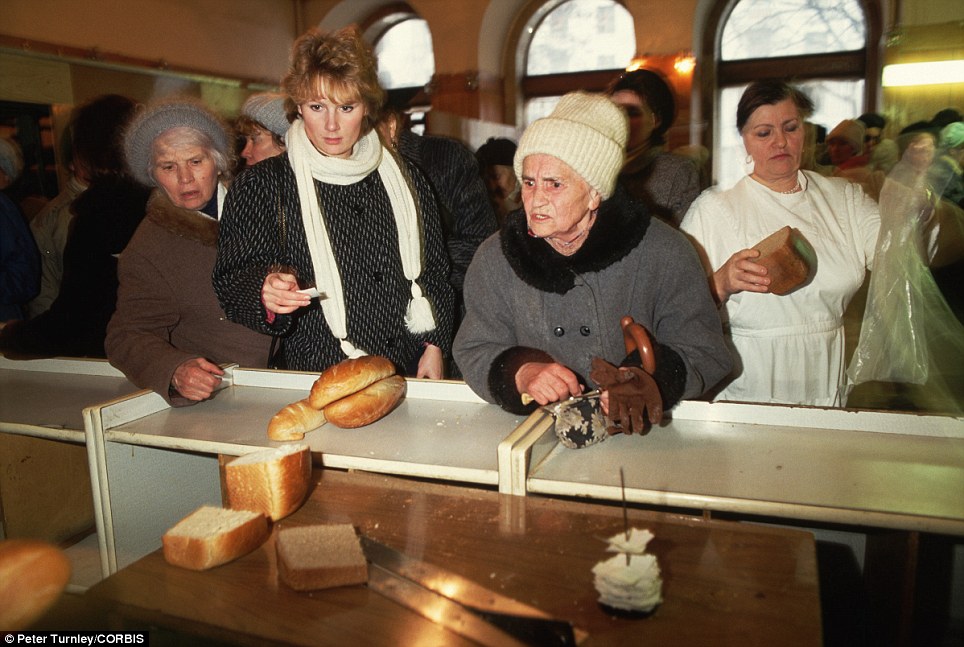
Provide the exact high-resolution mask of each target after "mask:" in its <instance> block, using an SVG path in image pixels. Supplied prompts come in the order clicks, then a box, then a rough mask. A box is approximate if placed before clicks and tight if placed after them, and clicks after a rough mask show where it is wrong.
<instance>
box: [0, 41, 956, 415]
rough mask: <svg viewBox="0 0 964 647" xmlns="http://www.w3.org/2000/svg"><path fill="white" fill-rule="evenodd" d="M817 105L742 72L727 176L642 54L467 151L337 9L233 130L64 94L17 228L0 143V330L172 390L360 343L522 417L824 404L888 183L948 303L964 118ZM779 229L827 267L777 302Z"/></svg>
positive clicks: (306, 366)
mask: <svg viewBox="0 0 964 647" xmlns="http://www.w3.org/2000/svg"><path fill="white" fill-rule="evenodd" d="M813 109H814V106H813V104H812V102H811V101H810V99H809V98H807V97H806V95H804V94H803V93H802V92H800V91H799V90H798V89H796V88H794V87H793V86H791V85H789V84H787V83H785V82H782V81H760V82H756V83H753V84H751V85H750V86H749V88H748V89H747V90H746V92H745V93H744V95H743V97H742V99H741V101H740V105H739V107H738V110H737V114H736V127H737V129H738V130H739V132H740V134H741V136H742V137H743V141H744V145H745V147H746V151H747V153H748V163H749V162H750V161H751V160H752V163H753V167H752V172H751V173H750V174H749V175H747V176H746V177H745V178H743V179H742V180H741V181H740V182H739V183H738V184H737V185H736V186H734V187H733V188H731V189H728V190H726V191H718V190H716V189H715V188H713V187H708V186H707V185H708V181H707V179H706V178H707V177H708V165H707V160H706V155H705V151H703V153H702V154H699V153H700V151H697V152H696V153H692V152H691V149H678V150H676V151H673V150H671V149H670V147H669V144H668V140H669V133H670V129H671V128H673V126H674V125H675V121H676V117H677V106H676V99H675V96H674V92H673V90H672V89H671V86H670V85H669V84H668V83H667V82H666V80H665V79H663V78H662V76H661V75H660V74H659V73H657V72H654V71H650V70H645V69H641V70H635V71H630V72H626V73H624V74H621V75H619V76H618V77H617V78H615V79H613V80H612V82H611V83H610V84H609V86H608V87H607V88H606V90H605V91H604V92H603V93H600V94H589V93H583V92H577V93H571V94H569V95H566V96H565V97H563V98H562V99H561V100H560V102H559V104H558V106H557V107H556V108H555V110H554V111H553V112H552V114H551V115H549V116H548V117H546V118H543V119H540V120H537V121H535V122H534V123H533V124H532V125H530V126H529V127H528V128H527V129H525V132H523V133H522V134H521V138H520V139H518V140H516V139H515V138H508V137H492V138H489V139H488V140H487V141H486V142H485V143H484V144H482V145H481V146H479V147H478V150H476V151H473V150H472V149H471V148H470V147H468V146H467V145H466V144H464V143H463V142H460V141H457V140H454V139H450V138H445V137H438V136H432V135H418V134H415V133H414V132H413V131H412V130H411V129H410V127H409V123H408V115H407V114H406V112H405V106H402V105H395V104H393V103H391V102H387V101H386V92H385V91H384V90H383V89H382V88H381V86H380V85H379V83H378V79H377V65H376V60H375V57H374V54H373V52H372V51H371V48H370V47H369V46H368V45H366V44H365V43H364V41H363V40H362V38H361V35H360V33H359V32H358V30H357V29H355V28H351V27H350V28H346V29H343V30H340V31H337V32H332V33H323V32H319V31H316V30H312V31H309V32H308V33H306V34H304V35H303V36H302V37H301V38H299V39H298V40H297V41H296V42H295V44H294V46H293V50H292V58H291V67H290V69H289V70H288V72H287V74H286V75H285V77H284V78H283V79H282V82H281V84H280V91H279V92H276V93H267V92H266V93H256V94H253V95H251V96H250V97H249V98H248V99H247V100H246V101H245V103H244V104H243V106H242V107H241V113H240V115H238V117H237V118H236V119H235V120H234V122H233V123H232V124H230V125H229V124H228V123H226V122H225V121H224V120H223V119H222V117H221V116H220V115H218V114H215V112H214V111H212V110H211V109H210V108H209V107H207V106H205V105H203V104H202V103H201V102H199V101H198V100H196V99H192V98H189V97H183V96H174V97H164V98H160V99H158V100H155V101H152V102H150V103H149V104H148V105H145V106H137V105H136V104H135V102H134V101H133V100H132V99H130V98H127V97H123V96H119V95H105V96H101V97H97V98H95V99H93V100H91V101H88V102H86V103H85V104H83V105H80V106H77V107H76V108H75V110H74V111H73V113H72V116H71V119H70V124H69V127H68V129H67V142H68V147H67V149H68V151H69V152H68V153H67V155H66V156H65V160H64V162H65V164H67V165H68V173H67V174H66V177H67V180H66V182H65V183H64V185H63V186H62V188H61V191H60V194H59V195H57V196H56V198H54V199H52V200H51V201H49V203H47V204H46V206H45V207H44V208H43V209H42V210H41V211H40V212H39V213H37V214H36V215H34V216H33V217H32V219H29V220H28V218H27V216H25V215H24V214H23V213H22V211H21V209H20V208H18V205H17V204H15V202H14V201H13V200H11V199H10V198H9V197H8V196H7V195H6V194H5V193H4V192H3V189H5V188H7V187H8V186H9V185H10V184H12V183H13V182H15V181H16V180H17V178H18V176H19V175H20V173H21V172H22V170H23V158H22V155H21V154H20V151H19V148H18V146H17V143H16V142H15V141H14V140H12V139H9V138H0V227H2V229H0V322H2V325H3V327H2V328H0V350H3V352H5V353H7V354H22V355H24V356H28V357H29V356H53V355H67V356H85V357H105V358H108V359H109V360H110V361H111V363H113V364H114V365H115V366H117V367H118V368H120V369H121V370H122V371H124V372H125V374H127V375H128V377H129V378H130V379H131V380H132V381H134V382H135V383H136V384H138V385H139V386H142V387H149V388H152V389H154V390H155V391H157V392H158V393H160V394H161V395H163V396H164V397H165V398H166V399H167V400H168V401H169V402H171V403H172V404H173V405H175V406H176V405H181V404H188V403H191V402H195V401H200V400H204V399H206V398H208V397H210V396H211V395H212V393H213V392H214V391H215V390H216V388H217V386H218V384H219V382H220V376H221V375H222V373H223V371H222V369H221V368H220V366H219V365H220V364H222V363H226V362H236V363H240V364H241V365H244V366H252V367H266V366H267V367H271V368H288V369H293V370H307V371H321V370H323V369H325V368H327V367H328V366H331V365H332V364H334V363H337V362H339V361H341V360H343V359H345V358H348V357H355V356H358V355H360V354H366V353H373V354H379V355H384V356H386V357H388V358H389V359H391V360H392V361H393V362H394V363H395V364H396V365H397V366H398V369H399V372H400V373H402V374H404V375H408V376H412V377H424V378H434V379H438V378H443V377H448V378H461V377H464V378H465V379H466V381H467V382H469V384H470V386H472V388H473V389H475V390H476V391H477V392H478V393H479V394H480V395H482V396H483V397H484V398H486V399H488V400H490V401H493V402H497V403H499V404H500V405H502V406H503V407H505V408H506V409H509V410H512V411H519V412H522V411H525V410H528V409H527V407H526V406H523V405H522V404H521V401H520V396H521V395H522V394H526V395H528V396H532V398H533V400H534V402H533V403H532V404H529V405H527V406H528V408H531V407H534V406H537V405H540V404H546V403H547V402H552V401H555V400H558V399H563V398H566V397H569V396H571V395H576V394H579V393H581V392H583V390H584V389H586V388H599V387H602V388H603V389H604V390H606V392H607V398H605V399H604V400H603V405H604V408H606V409H607V410H610V409H611V410H613V411H616V413H615V414H614V415H615V416H616V417H617V418H619V417H620V416H623V417H624V419H623V420H622V424H623V425H624V428H625V430H626V431H634V430H639V429H638V427H640V426H641V425H642V424H643V423H642V422H641V417H640V416H641V412H642V411H645V410H648V411H650V412H652V410H653V407H654V406H655V404H654V402H655V401H654V399H653V394H654V393H655V394H656V395H657V400H659V402H660V406H664V405H665V406H667V407H669V406H672V404H673V403H675V402H676V401H678V400H679V399H680V398H683V397H686V398H711V399H728V400H737V401H753V402H778V403H788V404H810V405H821V406H841V405H843V404H845V402H846V393H847V392H846V389H844V383H845V370H846V362H847V350H846V347H847V345H848V340H847V333H846V330H845V325H844V318H845V313H846V312H847V311H848V306H850V305H851V301H852V300H854V299H856V301H857V302H859V303H860V304H861V305H863V301H862V300H861V299H862V297H861V296H860V294H861V289H862V288H863V289H865V288H866V283H867V276H868V273H872V272H874V271H875V266H874V265H875V258H879V257H880V254H879V249H878V245H879V239H880V238H881V211H882V207H883V204H884V201H885V200H887V199H888V198H887V196H888V195H890V194H889V193H888V191H889V190H891V189H888V187H889V185H888V182H892V181H894V180H895V179H896V180H899V182H900V183H901V184H902V185H903V186H907V187H911V188H912V189H913V190H915V191H917V192H918V193H919V194H920V196H921V201H920V205H921V207H920V210H919V211H920V213H918V214H917V216H916V217H917V218H918V221H915V226H914V228H913V234H912V235H913V236H914V237H915V238H916V243H915V244H916V245H917V246H918V247H919V249H920V250H921V256H922V258H923V259H924V262H925V264H926V265H927V266H928V267H929V271H930V272H931V273H932V275H933V280H934V281H935V283H936V285H937V286H938V288H939V290H940V292H941V294H942V297H943V299H944V301H945V302H946V304H947V307H948V308H949V309H950V312H951V313H953V315H954V316H955V317H956V319H957V322H958V323H960V322H961V321H964V297H962V290H961V288H960V286H961V285H962V284H964V276H962V269H961V267H962V262H961V259H962V257H964V242H962V241H964V211H962V209H964V178H962V164H964V121H962V115H961V113H960V112H959V111H958V110H956V109H953V108H949V109H946V110H942V111H940V112H939V113H937V114H935V115H934V116H933V117H932V118H931V119H929V120H926V121H919V122H915V123H911V124H899V123H896V122H895V121H894V120H893V119H889V118H888V117H886V116H885V115H881V114H877V113H865V114H862V115H859V116H854V117H850V118H847V119H844V120H842V121H841V122H840V123H838V124H835V125H833V127H832V128H830V129H829V130H828V129H827V128H826V127H824V126H822V125H819V124H814V123H811V122H810V121H809V119H810V117H811V115H812V113H813ZM680 152H685V153H686V154H679V153H680ZM785 225H790V226H792V227H795V228H797V229H798V230H799V231H800V232H802V234H803V235H804V236H805V237H806V238H807V240H808V241H809V243H810V244H811V245H812V246H813V249H814V250H815V252H816V255H817V258H818V259H819V266H818V270H817V273H816V275H815V277H813V280H812V281H811V282H810V283H808V284H807V285H805V286H803V287H802V288H800V289H798V290H796V291H795V292H793V293H791V294H789V295H787V296H776V295H773V294H770V291H769V282H770V279H769V278H768V276H767V271H766V269H765V268H764V267H763V266H762V265H760V264H759V263H758V262H757V260H758V256H759V252H758V251H757V250H755V249H754V248H753V245H754V244H755V243H756V242H758V241H759V240H761V239H763V238H765V237H766V236H767V235H768V234H770V233H772V232H773V231H775V230H777V229H779V228H780V227H782V226H785ZM622 315H633V316H634V317H635V318H636V319H637V320H638V321H641V322H642V323H643V324H644V325H645V327H646V328H647V329H648V331H649V334H650V335H651V336H652V337H653V341H654V345H655V348H656V356H657V363H656V366H657V368H656V372H655V373H653V374H652V375H649V374H648V373H645V372H642V373H641V372H640V370H639V369H640V366H641V365H642V364H641V362H642V359H641V358H640V357H639V354H638V353H637V354H636V355H635V356H633V355H631V356H628V357H626V356H623V353H621V352H620V351H619V347H620V346H621V344H622V333H621V331H620V329H619V327H618V321H619V319H620V317H621V316H622ZM453 343H454V354H453ZM595 359H600V361H602V360H604V363H605V364H606V366H608V368H606V367H602V366H601V365H598V364H594V363H593V362H594V360H595ZM958 377H959V376H958ZM627 384H630V385H631V386H627ZM903 405H904V406H907V403H903ZM910 406H913V404H911V405H910ZM960 406H961V402H960V401H958V402H956V403H952V404H951V405H950V406H949V408H950V409H951V410H956V411H959V408H960ZM619 412H622V413H619ZM655 419H656V418H655V417H654V418H653V420H655ZM617 422H618V421H617Z"/></svg>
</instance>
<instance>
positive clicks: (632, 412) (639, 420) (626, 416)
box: [589, 357, 663, 434]
mask: <svg viewBox="0 0 964 647" xmlns="http://www.w3.org/2000/svg"><path fill="white" fill-rule="evenodd" d="M589 377H590V378H591V379H592V381H593V382H595V383H596V384H598V385H599V388H600V389H602V390H604V391H608V393H609V419H610V420H611V421H612V422H613V426H612V427H610V428H609V433H610V434H616V433H619V432H623V433H627V434H631V433H633V432H636V433H640V434H642V433H644V432H645V431H646V427H647V425H646V422H645V421H644V419H643V412H644V411H647V410H648V412H649V423H650V424H652V425H658V424H659V423H660V421H662V419H663V398H662V396H661V395H660V394H659V387H658V386H657V385H656V381H655V380H654V379H653V376H651V375H650V374H649V373H647V372H646V371H644V370H643V369H641V368H639V367H636V366H630V367H623V368H617V367H615V366H613V365H612V364H610V363H609V362H607V361H606V360H604V359H601V358H599V357H594V358H593V360H592V370H591V372H590V373H589Z"/></svg>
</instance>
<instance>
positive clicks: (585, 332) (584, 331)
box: [579, 326, 592, 337]
mask: <svg viewBox="0 0 964 647" xmlns="http://www.w3.org/2000/svg"><path fill="white" fill-rule="evenodd" d="M590 332H592V331H591V330H589V326H580V327H579V334H580V335H582V336H583V337H588V336H589V333H590Z"/></svg>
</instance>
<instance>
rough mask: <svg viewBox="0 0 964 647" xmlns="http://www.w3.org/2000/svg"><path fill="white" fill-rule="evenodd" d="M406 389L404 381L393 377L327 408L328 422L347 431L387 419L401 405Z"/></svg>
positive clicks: (399, 377)
mask: <svg viewBox="0 0 964 647" xmlns="http://www.w3.org/2000/svg"><path fill="white" fill-rule="evenodd" d="M407 389H408V384H407V383H406V382H405V378H404V377H402V376H401V375H392V376H391V377H387V378H385V379H383V380H380V381H378V382H375V383H374V384H371V385H369V386H367V387H365V388H364V389H362V390H361V391H359V392H358V393H355V394H353V395H349V396H348V397H345V398H342V399H340V400H338V401H337V402H334V403H332V404H329V405H328V406H327V407H325V418H327V419H328V421H329V422H331V424H333V425H335V426H336V427H342V428H344V429H355V428H356V427H364V426H365V425H368V424H371V423H373V422H375V421H376V420H379V419H380V418H383V417H384V416H386V415H388V412H389V411H391V410H392V409H394V408H395V407H396V406H398V403H399V402H401V400H402V398H403V397H404V396H405V392H406V390H407Z"/></svg>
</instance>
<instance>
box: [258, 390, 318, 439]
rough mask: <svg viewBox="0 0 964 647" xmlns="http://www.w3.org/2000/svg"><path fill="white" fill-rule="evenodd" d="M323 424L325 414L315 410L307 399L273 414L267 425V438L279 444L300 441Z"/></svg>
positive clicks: (293, 403)
mask: <svg viewBox="0 0 964 647" xmlns="http://www.w3.org/2000/svg"><path fill="white" fill-rule="evenodd" d="M323 424H325V413H324V411H321V410H319V409H315V408H314V407H313V406H311V405H310V404H309V403H308V399H307V398H305V399H304V400H298V401H297V402H292V403H291V404H289V405H287V406H286V407H284V408H283V409H282V410H281V411H279V412H278V413H276V414H274V417H272V418H271V421H270V422H269V423H268V438H270V439H271V440H277V441H281V442H285V441H289V440H301V439H302V438H304V437H305V434H306V433H308V432H309V431H312V430H314V429H317V428H318V427H320V426H322V425H323Z"/></svg>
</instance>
